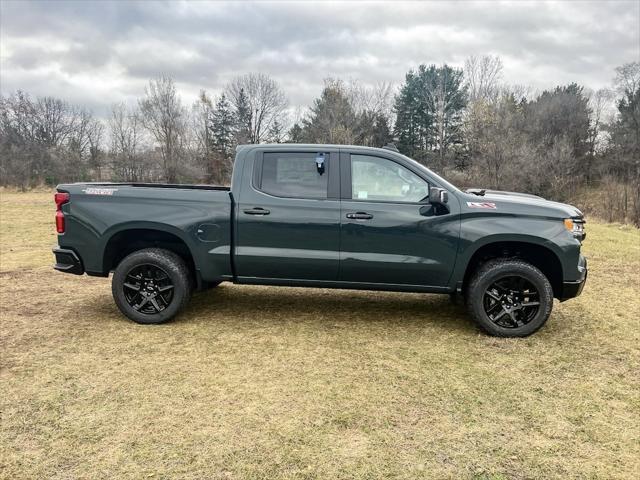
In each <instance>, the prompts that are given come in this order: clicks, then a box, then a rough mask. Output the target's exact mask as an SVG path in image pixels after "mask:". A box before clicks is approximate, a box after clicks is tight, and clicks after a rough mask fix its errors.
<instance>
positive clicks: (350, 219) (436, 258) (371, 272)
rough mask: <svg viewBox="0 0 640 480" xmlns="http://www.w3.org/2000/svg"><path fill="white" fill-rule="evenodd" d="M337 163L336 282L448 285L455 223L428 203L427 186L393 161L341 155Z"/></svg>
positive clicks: (414, 172) (405, 164)
mask: <svg viewBox="0 0 640 480" xmlns="http://www.w3.org/2000/svg"><path fill="white" fill-rule="evenodd" d="M341 162H342V165H341V176H342V205H341V210H342V213H341V219H340V222H341V226H342V229H341V230H342V232H341V261H340V280H342V281H345V282H359V283H374V284H394V285H418V286H431V287H443V286H445V285H447V283H448V280H449V277H450V275H451V272H452V270H453V267H454V262H455V258H456V249H457V244H458V242H457V239H458V223H459V222H458V220H457V219H456V217H457V216H456V215H453V214H451V213H449V211H447V210H439V211H436V209H435V208H434V207H433V206H432V205H430V204H429V203H428V201H427V198H428V194H429V183H428V180H427V179H426V178H424V176H423V175H421V174H420V172H418V171H417V170H414V169H412V168H411V165H410V164H409V163H408V162H401V161H400V160H399V159H395V158H392V157H388V158H386V157H384V156H375V155H370V154H366V155H363V154H360V153H357V152H355V151H354V152H348V151H343V153H342V154H341ZM454 208H455V207H454Z"/></svg>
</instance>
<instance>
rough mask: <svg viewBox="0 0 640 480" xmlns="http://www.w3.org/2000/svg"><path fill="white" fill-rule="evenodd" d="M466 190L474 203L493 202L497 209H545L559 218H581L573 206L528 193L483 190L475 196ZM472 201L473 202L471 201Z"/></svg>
mask: <svg viewBox="0 0 640 480" xmlns="http://www.w3.org/2000/svg"><path fill="white" fill-rule="evenodd" d="M473 191H479V190H478V189H471V192H473ZM471 192H470V191H469V190H467V192H466V193H468V194H469V197H471V198H472V199H474V200H475V201H476V202H495V203H496V205H498V207H499V206H500V205H503V206H504V207H507V206H513V207H514V208H518V207H525V208H526V207H532V209H540V208H542V209H545V210H547V211H548V212H549V213H551V212H552V211H553V212H555V213H556V214H557V216H558V217H559V218H569V217H582V216H583V214H582V212H581V211H580V210H579V209H577V208H576V207H574V206H573V205H569V204H567V203H560V202H553V201H551V200H546V199H544V198H542V197H539V196H537V195H531V194H528V193H518V192H505V191H501V190H484V195H477V194H473V193H471ZM472 201H473V200H472Z"/></svg>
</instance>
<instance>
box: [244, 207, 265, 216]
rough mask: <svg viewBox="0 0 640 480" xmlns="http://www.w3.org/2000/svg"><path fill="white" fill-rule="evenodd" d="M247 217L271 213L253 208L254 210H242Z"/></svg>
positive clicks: (260, 208) (263, 209) (259, 208)
mask: <svg viewBox="0 0 640 480" xmlns="http://www.w3.org/2000/svg"><path fill="white" fill-rule="evenodd" d="M243 212H244V213H246V214H247V215H269V214H270V213H271V212H270V211H269V210H267V209H266V208H262V207H255V208H247V209H245V210H243Z"/></svg>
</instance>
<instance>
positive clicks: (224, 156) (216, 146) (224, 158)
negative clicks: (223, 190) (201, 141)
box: [209, 93, 237, 182]
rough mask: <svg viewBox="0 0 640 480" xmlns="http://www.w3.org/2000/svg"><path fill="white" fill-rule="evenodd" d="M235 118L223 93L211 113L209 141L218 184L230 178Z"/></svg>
mask: <svg viewBox="0 0 640 480" xmlns="http://www.w3.org/2000/svg"><path fill="white" fill-rule="evenodd" d="M236 123H237V122H236V117H235V115H234V112H233V110H232V109H231V105H230V104H229V101H228V100H227V98H226V96H225V95H224V93H223V94H222V95H221V96H220V98H219V99H218V101H217V102H216V104H215V107H214V108H213V111H212V112H211V122H210V127H209V128H210V129H211V140H212V144H213V151H214V155H213V162H214V165H213V172H214V176H215V177H216V179H217V180H218V181H219V182H225V181H227V180H228V179H229V177H230V166H231V161H232V156H233V153H234V146H235V134H236V130H235V127H236Z"/></svg>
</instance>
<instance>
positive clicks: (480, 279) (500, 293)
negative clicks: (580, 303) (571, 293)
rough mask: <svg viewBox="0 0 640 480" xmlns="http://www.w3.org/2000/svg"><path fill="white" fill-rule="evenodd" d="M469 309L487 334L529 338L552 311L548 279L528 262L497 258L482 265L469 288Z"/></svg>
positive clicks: (551, 292)
mask: <svg viewBox="0 0 640 480" xmlns="http://www.w3.org/2000/svg"><path fill="white" fill-rule="evenodd" d="M466 301H467V308H468V309H469V313H470V315H471V317H472V318H473V319H474V321H475V322H476V323H477V324H478V325H479V326H480V328H482V329H483V330H484V331H485V332H487V333H489V334H490V335H495V336H497V337H526V336H528V335H531V334H532V333H534V332H536V331H537V330H538V329H540V328H541V327H542V326H543V325H544V324H545V322H546V321H547V319H548V318H549V315H550V314H551V309H552V308H553V289H552V288H551V284H550V283H549V280H548V279H547V277H546V276H545V275H544V274H543V273H542V272H541V271H540V270H539V269H537V268H536V267H534V266H533V265H531V264H530V263H528V262H525V261H523V260H518V259H495V260H491V261H488V262H487V263H485V264H483V265H482V266H481V267H480V268H479V269H478V271H477V272H476V273H475V275H473V277H472V279H471V282H470V283H469V287H468V289H467V296H466Z"/></svg>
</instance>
